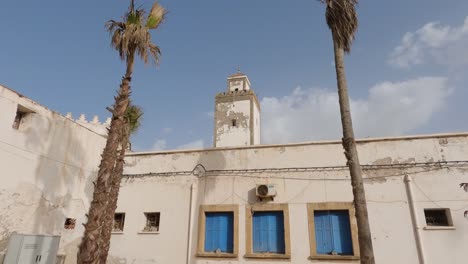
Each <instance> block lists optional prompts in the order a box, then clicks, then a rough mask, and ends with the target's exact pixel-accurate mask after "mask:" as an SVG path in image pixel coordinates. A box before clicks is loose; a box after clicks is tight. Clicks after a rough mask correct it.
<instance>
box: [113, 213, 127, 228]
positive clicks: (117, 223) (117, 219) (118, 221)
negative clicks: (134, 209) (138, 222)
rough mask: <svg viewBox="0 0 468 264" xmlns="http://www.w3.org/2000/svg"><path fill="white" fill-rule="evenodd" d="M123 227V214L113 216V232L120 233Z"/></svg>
mask: <svg viewBox="0 0 468 264" xmlns="http://www.w3.org/2000/svg"><path fill="white" fill-rule="evenodd" d="M124 225H125V213H115V214H114V225H113V226H112V231H113V232H122V231H123V230H124Z"/></svg>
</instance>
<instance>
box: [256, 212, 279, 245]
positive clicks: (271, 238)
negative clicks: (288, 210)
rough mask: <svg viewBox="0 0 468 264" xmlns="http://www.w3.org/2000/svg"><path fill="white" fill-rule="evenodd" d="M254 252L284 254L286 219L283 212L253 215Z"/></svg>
mask: <svg viewBox="0 0 468 264" xmlns="http://www.w3.org/2000/svg"><path fill="white" fill-rule="evenodd" d="M253 251H254V252H257V253H262V252H270V253H279V254H284V252H285V247H284V217H283V212H282V211H273V212H263V211H262V212H255V213H254V214H253Z"/></svg>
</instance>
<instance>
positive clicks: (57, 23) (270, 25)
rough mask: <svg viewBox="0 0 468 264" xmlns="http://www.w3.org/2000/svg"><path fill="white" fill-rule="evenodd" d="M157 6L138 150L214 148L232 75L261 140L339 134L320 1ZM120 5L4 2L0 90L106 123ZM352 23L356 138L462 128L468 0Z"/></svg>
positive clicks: (394, 10) (369, 9)
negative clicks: (244, 84) (157, 53)
mask: <svg viewBox="0 0 468 264" xmlns="http://www.w3.org/2000/svg"><path fill="white" fill-rule="evenodd" d="M160 2H161V4H162V5H163V6H165V7H166V8H167V9H168V10H169V12H170V13H169V15H168V17H167V21H166V23H165V24H164V25H163V26H162V27H161V28H160V29H159V30H157V31H156V32H154V33H153V41H154V42H155V43H156V44H158V45H159V46H160V48H161V50H162V53H163V54H162V57H161V61H160V65H159V67H153V66H144V65H143V64H142V63H141V62H138V63H137V66H136V68H135V71H134V76H133V80H134V82H133V85H132V87H133V95H132V96H133V100H134V102H135V103H136V104H138V105H141V106H142V107H143V109H144V111H145V115H144V119H143V124H142V127H141V129H140V131H139V132H138V133H137V134H136V135H135V136H134V137H133V146H134V147H135V148H136V149H139V150H149V149H160V148H169V149H171V148H177V147H181V146H182V147H199V146H201V145H203V146H206V147H207V146H211V144H212V142H211V141H212V131H213V120H212V117H211V116H210V114H211V113H212V111H213V109H214V105H213V104H214V96H215V94H216V93H217V92H220V91H223V90H224V89H225V87H226V83H225V81H226V77H227V76H228V75H230V74H232V73H234V72H235V70H236V68H237V66H240V68H241V70H242V71H243V72H245V73H246V74H247V75H248V76H249V78H250V81H251V82H252V85H253V89H254V90H255V91H256V93H257V95H258V96H259V99H260V100H261V104H262V118H263V120H262V129H263V138H262V142H263V143H280V142H294V141H305V140H317V139H336V138H339V137H340V136H339V134H340V130H339V119H338V116H337V113H338V112H337V111H338V109H337V106H336V103H335V102H334V98H335V93H336V92H335V87H336V84H335V83H336V81H335V75H334V74H335V73H334V68H333V67H334V66H333V53H332V42H331V36H330V32H329V30H328V28H327V26H326V23H325V19H324V6H322V5H321V4H319V3H318V1H315V0H307V1H306V0H295V1H266V0H256V1H252V0H250V1H249V0H238V1H219V0H198V1H191V0H179V1H169V0H165V1H160ZM137 3H139V4H142V5H143V6H145V7H150V6H151V3H152V2H151V1H149V0H140V1H137ZM127 6H128V1H123V0H118V1H117V0H114V1H111V0H100V1H90V0H81V1H63V0H45V1H36V0H17V1H4V3H2V8H1V10H0V17H2V23H1V24H0V32H2V37H1V40H2V41H1V49H0V58H1V61H2V63H1V64H0V83H1V84H3V85H6V86H8V87H9V88H12V89H14V90H16V91H18V92H20V93H23V94H24V95H26V96H28V97H30V98H32V99H33V100H36V101H38V102H39V103H41V104H43V105H45V106H47V107H49V108H51V109H53V110H56V111H58V112H60V113H63V114H65V113H67V112H72V113H73V114H74V116H75V117H76V118H77V117H78V115H79V114H80V113H84V114H86V115H87V116H88V118H91V117H92V116H93V115H98V116H100V118H101V120H103V119H104V118H105V117H107V116H108V115H109V114H108V113H107V111H106V110H105V107H106V106H109V105H110V104H111V103H112V100H113V95H114V94H115V91H116V89H118V85H119V82H120V78H121V76H122V74H123V73H124V64H123V63H122V62H121V61H120V60H119V58H118V55H117V53H116V52H115V51H114V50H112V49H111V48H110V45H109V36H108V34H107V33H106V31H105V29H104V23H105V22H106V21H107V20H108V19H118V18H120V17H121V16H122V14H123V13H124V11H125V10H126V9H127ZM358 14H359V18H360V27H359V31H358V34H357V36H356V41H355V43H354V46H353V50H352V53H351V55H350V56H348V57H347V58H346V66H347V69H346V70H347V75H348V81H349V88H350V94H351V98H352V102H353V110H354V109H356V110H355V111H354V112H355V113H353V115H354V116H355V119H356V121H355V126H356V130H357V134H358V136H360V137H368V136H392V135H404V134H422V133H439V132H456V131H467V130H468V122H466V114H467V113H468V106H466V104H465V103H464V101H465V100H466V98H468V91H467V89H466V87H465V84H466V83H467V81H468V77H466V76H465V75H466V72H467V66H468V55H467V52H466V51H465V48H464V47H466V46H468V22H467V23H465V18H466V17H467V16H468V1H464V0H447V1H440V0H415V1H407V0H394V1H361V2H360V5H359V7H358ZM467 21H468V20H467ZM436 22H438V24H437V23H436ZM430 23H432V24H430ZM464 23H465V24H466V28H465V24H464ZM405 34H406V42H405V39H404V36H405ZM186 144H188V145H186Z"/></svg>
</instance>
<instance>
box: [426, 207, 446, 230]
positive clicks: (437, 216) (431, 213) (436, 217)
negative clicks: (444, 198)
mask: <svg viewBox="0 0 468 264" xmlns="http://www.w3.org/2000/svg"><path fill="white" fill-rule="evenodd" d="M424 216H425V217H426V224H427V225H428V226H452V225H453V223H452V219H451V217H450V209H448V208H443V209H424Z"/></svg>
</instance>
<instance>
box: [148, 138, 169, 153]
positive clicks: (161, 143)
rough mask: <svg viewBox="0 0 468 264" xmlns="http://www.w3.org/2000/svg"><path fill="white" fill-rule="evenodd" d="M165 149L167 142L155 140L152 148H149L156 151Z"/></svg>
mask: <svg viewBox="0 0 468 264" xmlns="http://www.w3.org/2000/svg"><path fill="white" fill-rule="evenodd" d="M166 148H167V142H166V140H164V139H156V141H155V142H154V144H153V146H152V147H151V150H154V151H157V150H165V149H166Z"/></svg>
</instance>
